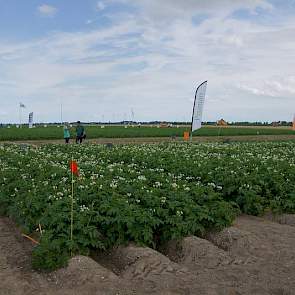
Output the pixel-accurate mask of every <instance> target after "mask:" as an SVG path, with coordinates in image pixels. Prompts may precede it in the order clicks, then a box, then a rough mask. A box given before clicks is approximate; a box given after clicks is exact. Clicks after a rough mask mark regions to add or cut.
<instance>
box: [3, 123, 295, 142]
mask: <svg viewBox="0 0 295 295" xmlns="http://www.w3.org/2000/svg"><path fill="white" fill-rule="evenodd" d="M184 131H189V128H185V127H180V128H176V127H175V128H174V127H173V128H157V127H128V128H125V127H123V126H105V128H101V127H100V126H87V127H86V134H87V138H137V137H171V136H176V137H182V136H183V132H184ZM193 135H194V136H242V135H295V131H292V130H291V128H289V129H288V128H273V127H255V128H253V127H221V128H220V127H212V126H211V127H203V128H201V129H199V130H197V131H195V132H194V134H193ZM71 137H72V138H73V137H75V129H74V128H72V129H71ZM62 138H63V129H62V127H56V126H54V127H46V128H45V127H37V128H33V129H29V128H27V127H23V128H10V129H8V128H0V141H5V140H42V139H62Z"/></svg>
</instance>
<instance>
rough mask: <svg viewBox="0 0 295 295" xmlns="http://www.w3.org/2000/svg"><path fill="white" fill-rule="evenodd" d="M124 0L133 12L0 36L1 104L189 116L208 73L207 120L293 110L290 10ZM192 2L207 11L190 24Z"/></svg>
mask: <svg viewBox="0 0 295 295" xmlns="http://www.w3.org/2000/svg"><path fill="white" fill-rule="evenodd" d="M112 1H115V0H112ZM116 1H117V0H116ZM120 1H121V4H122V3H123V2H122V1H123V0H120ZM124 1H125V2H124V3H125V5H127V7H128V6H129V5H133V6H134V5H137V6H138V9H140V13H138V11H137V10H136V11H134V10H132V9H131V10H130V11H129V10H127V9H126V8H124V9H125V10H124V11H125V12H126V10H127V12H126V13H124V12H120V13H121V14H118V13H117V12H116V13H115V14H114V13H113V14H111V15H109V17H110V19H111V20H114V21H113V22H111V23H110V25H108V26H100V27H99V28H96V29H95V27H94V26H91V28H92V30H89V31H76V32H71V33H69V32H58V33H56V32H55V33H50V34H48V35H47V36H46V37H43V38H40V39H39V40H34V41H32V40H28V41H27V42H20V43H14V44H11V43H5V42H0V66H1V69H2V71H1V73H0V81H1V84H0V90H1V93H3V95H5V96H6V97H7V98H8V99H7V102H5V105H4V106H2V107H1V108H2V109H5V110H7V112H8V113H13V110H11V109H10V106H9V105H10V104H11V103H12V102H13V101H15V104H16V103H17V102H18V101H19V97H23V98H24V100H25V103H26V104H27V105H28V106H30V105H31V106H34V110H35V111H36V112H37V114H38V118H39V120H41V121H53V120H57V119H58V117H59V115H58V114H59V105H60V99H62V100H63V104H64V112H65V113H64V116H65V119H66V120H69V121H70V120H75V119H77V117H79V119H81V120H86V121H87V120H90V119H91V120H93V119H94V118H96V119H97V120H99V119H101V118H102V116H104V118H105V120H113V119H114V117H116V118H117V119H123V117H124V113H125V114H130V110H131V108H133V109H134V112H135V117H136V119H137V120H155V119H159V120H182V121H183V120H189V119H190V116H191V108H192V102H193V97H194V91H195V89H196V86H197V85H198V83H200V82H202V81H204V80H208V81H209V82H208V92H207V99H206V104H205V109H204V120H212V121H215V120H216V119H219V118H221V117H223V118H225V119H226V120H230V121H235V120H253V121H256V120H263V121H264V120H270V121H272V120H283V119H286V120H287V119H288V118H289V117H290V112H293V110H294V109H295V100H294V98H293V97H294V92H295V89H294V81H295V78H294V71H293V69H294V68H295V59H294V52H295V42H294V41H293V40H294V38H293V36H294V33H295V29H294V28H295V23H294V21H293V19H292V18H287V17H285V18H283V16H284V14H283V13H281V15H280V18H281V19H283V21H281V22H280V23H279V25H278V22H275V23H274V24H273V23H272V22H269V23H267V24H262V23H260V22H256V21H255V20H253V19H245V18H244V19H238V18H234V17H232V16H231V13H232V12H233V11H234V10H236V9H250V10H251V9H252V10H255V9H256V8H257V7H261V8H262V9H266V10H268V11H271V9H272V6H271V5H270V4H268V3H267V2H266V1H258V0H257V1H255V0H253V1H234V3H233V2H232V1H225V0H220V1H206V2H205V1H189V0H187V1H185V2H184V3H182V4H183V5H180V4H179V3H180V2H179V1H172V0H170V1H168V0H163V1H155V0H149V2H147V0H142V1H141V2H139V1H135V0H124ZM230 2H231V3H232V6H231V5H230ZM108 3H109V2H108ZM136 3H137V4H136ZM138 3H140V4H138ZM148 3H150V6H149V7H148V6H147V4H148ZM220 3H221V4H220ZM222 4H223V6H222ZM112 5H113V4H112ZM220 11H222V12H220ZM196 12H197V13H201V14H204V15H208V17H206V18H204V19H202V21H201V22H198V23H197V24H196V23H194V22H193V21H192V19H191V15H193V14H195V13H196ZM159 13H160V14H161V15H162V17H160V15H159ZM265 13H269V12H265ZM274 17H275V16H272V19H271V20H274ZM163 21H165V22H169V25H163ZM1 103H2V102H1ZM81 106H83V107H81ZM14 120H17V118H15V119H14Z"/></svg>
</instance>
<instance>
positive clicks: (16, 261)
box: [0, 215, 295, 295]
mask: <svg viewBox="0 0 295 295" xmlns="http://www.w3.org/2000/svg"><path fill="white" fill-rule="evenodd" d="M294 225H295V215H285V216H281V217H273V216H266V217H265V218H258V217H252V216H240V217H238V218H237V220H236V221H235V223H234V224H233V226H231V227H229V228H227V229H225V230H223V231H222V232H219V233H210V234H208V235H207V236H206V238H205V239H201V238H198V237H187V238H185V239H183V240H181V241H171V242H169V243H168V244H167V245H165V247H163V248H162V249H159V251H155V250H153V249H150V248H142V247H137V246H135V245H132V244H131V245H129V246H127V247H119V248H117V249H114V250H112V251H110V252H108V253H95V255H93V256H92V258H93V259H92V258H89V257H84V256H76V257H74V258H72V259H71V260H70V263H69V265H68V267H66V268H64V269H60V270H58V271H56V272H53V273H50V274H45V273H38V272H35V271H33V270H32V268H31V266H30V254H31V251H32V247H33V245H32V244H31V242H30V241H28V240H25V239H24V238H23V237H22V236H21V233H20V231H19V229H18V228H17V227H16V226H15V224H14V223H12V222H11V221H10V220H9V219H8V218H4V217H1V218H0V294H1V295H2V294H3V295H4V294H5V295H6V294H9V295H10V294H13V295H14V294H16V295H18V294H33V295H34V294H49V295H53V294H55V295H59V294H60V295H61V294H66V295H67V294H82V295H84V294H85V295H86V294H206V295H207V294H208V295H223V294H224V295H231V294H236V295H238V294H249V295H250V294H251V295H252V294H257V295H258V294H259V295H264V294H265V295H266V294H272V295H291V294H295V226H294ZM94 259H95V260H94Z"/></svg>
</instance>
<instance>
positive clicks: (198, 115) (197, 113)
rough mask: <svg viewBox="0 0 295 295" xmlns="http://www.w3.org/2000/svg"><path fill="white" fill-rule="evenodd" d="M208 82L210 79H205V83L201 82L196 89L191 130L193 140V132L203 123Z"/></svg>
mask: <svg viewBox="0 0 295 295" xmlns="http://www.w3.org/2000/svg"><path fill="white" fill-rule="evenodd" d="M207 82H208V81H204V82H203V83H201V84H200V85H199V86H198V88H197V90H196V94H195V100H194V106H193V114H192V123H191V132H190V139H191V141H192V140H193V132H194V131H195V130H197V129H200V128H201V125H202V115H203V108H204V102H205V95H206V89H207Z"/></svg>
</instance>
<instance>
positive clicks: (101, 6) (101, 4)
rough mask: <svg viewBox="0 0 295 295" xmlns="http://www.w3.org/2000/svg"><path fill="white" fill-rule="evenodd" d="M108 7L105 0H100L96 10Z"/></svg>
mask: <svg viewBox="0 0 295 295" xmlns="http://www.w3.org/2000/svg"><path fill="white" fill-rule="evenodd" d="M105 8H106V5H105V3H104V2H103V1H98V2H97V3H96V10H97V11H102V10H104V9H105Z"/></svg>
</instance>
